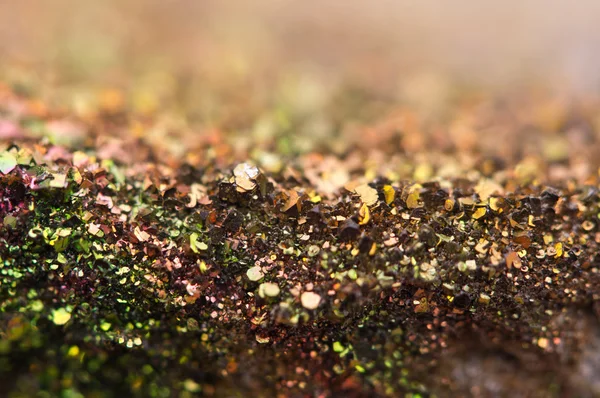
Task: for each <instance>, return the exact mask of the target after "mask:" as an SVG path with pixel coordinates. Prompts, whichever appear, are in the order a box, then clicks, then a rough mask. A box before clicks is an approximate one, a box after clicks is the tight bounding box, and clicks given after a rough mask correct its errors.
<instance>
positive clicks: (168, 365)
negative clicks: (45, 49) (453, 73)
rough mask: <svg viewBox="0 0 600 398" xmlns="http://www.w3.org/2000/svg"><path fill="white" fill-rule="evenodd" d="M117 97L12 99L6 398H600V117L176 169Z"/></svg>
mask: <svg viewBox="0 0 600 398" xmlns="http://www.w3.org/2000/svg"><path fill="white" fill-rule="evenodd" d="M113 95H117V94H113ZM110 98H113V97H109V99H108V100H106V101H108V102H107V103H105V104H104V105H98V107H97V108H95V109H94V110H93V111H90V112H88V113H86V114H85V115H82V114H77V113H68V112H67V113H65V112H64V111H61V110H53V109H52V107H51V106H48V107H47V106H45V105H44V104H43V103H42V102H40V100H39V99H37V98H35V96H31V95H26V94H23V93H21V92H19V91H18V90H16V89H13V88H12V87H11V86H8V85H4V86H0V135H1V137H2V141H1V144H0V222H1V227H0V337H1V340H0V394H1V395H2V396H11V397H32V396H39V397H47V396H55V395H56V396H63V397H79V396H85V397H104V396H106V397H108V396H121V397H127V396H144V397H146V396H151V397H171V396H173V397H189V396H196V395H202V396H217V397H232V396H253V397H272V396H291V397H304V396H307V397H308V396H311V397H312V396H314V397H339V396H344V397H363V396H364V397H396V396H407V397H411V396H412V397H417V396H422V397H424V396H440V397H443V396H482V397H487V396H528V397H567V396H569V397H570V396H582V397H586V396H589V397H592V396H598V395H600V378H599V377H598V375H599V374H600V321H599V319H600V303H599V299H600V287H599V286H600V276H599V275H600V273H599V267H600V250H599V243H600V230H599V228H598V224H599V222H600V219H599V216H600V200H599V183H598V180H599V174H598V171H599V170H598V166H599V165H600V156H598V153H599V151H598V149H599V148H600V128H599V127H600V125H599V122H598V118H597V111H598V110H599V109H600V104H599V103H596V102H586V103H573V104H570V105H569V106H567V105H566V103H564V102H563V103H560V102H559V106H556V104H557V102H556V101H555V100H554V99H544V98H542V97H536V96H535V95H534V96H532V97H524V98H521V97H518V98H512V101H510V102H503V101H501V100H499V99H498V98H489V97H476V96H475V97H473V96H469V95H465V96H464V98H462V97H460V98H459V99H457V100H456V102H455V103H453V104H454V105H453V106H452V107H450V108H449V109H448V110H447V112H446V113H445V114H444V115H443V117H438V118H437V119H435V120H428V119H427V117H426V116H425V115H420V114H418V113H415V112H413V111H411V110H409V109H407V108H404V107H398V108H394V107H393V106H391V105H390V106H389V108H390V109H391V111H390V112H387V113H382V112H379V113H378V114H386V115H388V116H385V117H382V118H380V119H377V120H373V119H369V118H367V119H365V120H364V121H362V122H360V123H358V122H356V121H355V122H353V123H352V124H351V125H345V124H344V122H343V120H342V119H340V120H337V121H336V120H335V117H334V116H332V118H333V119H332V123H333V122H335V123H339V126H340V128H339V129H337V131H338V132H339V133H338V135H335V134H334V135H331V136H330V137H329V140H328V141H327V142H324V143H322V144H320V145H321V146H320V147H318V148H309V149H298V148H297V147H289V137H290V135H289V134H288V130H287V129H288V128H289V125H290V124H289V123H292V125H294V124H293V123H297V121H294V120H292V122H285V121H281V120H280V119H281V118H282V117H283V118H285V117H286V116H285V115H284V116H280V117H279V118H280V119H279V120H280V121H279V122H276V121H273V120H271V122H269V123H274V125H273V126H271V128H272V129H273V132H272V134H271V135H270V136H269V137H270V138H269V139H259V137H260V135H256V134H259V133H256V134H254V135H252V136H251V137H252V140H253V141H250V142H252V143H253V144H252V145H245V144H240V143H243V142H247V141H244V140H243V137H244V136H245V135H246V133H241V134H237V135H236V134H233V135H225V134H224V133H223V132H222V131H221V130H218V129H217V130H214V131H213V132H212V133H210V134H203V135H201V137H202V138H196V139H195V140H190V139H187V140H183V139H181V138H178V139H173V140H172V141H171V142H176V143H178V142H182V141H185V142H187V146H186V147H185V148H183V149H176V150H172V148H165V142H168V140H166V139H165V138H164V137H166V136H168V135H170V136H175V137H183V136H185V134H188V135H187V137H189V136H190V135H189V133H187V132H186V131H181V130H176V129H175V130H172V131H171V130H170V131H165V130H164V129H163V127H161V124H160V123H161V122H160V119H159V118H158V117H155V116H152V115H151V116H147V115H140V114H136V113H135V111H133V110H131V109H129V108H127V107H126V105H125V104H126V102H125V101H120V100H115V99H114V98H113V100H112V102H111V101H110ZM117 98H119V97H117ZM332 101H333V100H332ZM336 104H337V100H335V101H333V102H332V104H331V107H332V108H331V109H332V110H331V115H335V114H336V112H335V106H337V105H336ZM343 106H344V107H346V108H345V109H346V110H348V109H353V108H352V106H353V105H349V104H343ZM348 107H350V108H348ZM346 113H348V111H347V112H346ZM350 113H351V112H350ZM289 117H290V118H292V119H293V117H292V116H289ZM441 129H443V131H445V132H446V133H444V134H441V133H440V131H442V130H441ZM149 131H157V132H158V133H156V134H158V137H163V138H155V139H154V141H153V140H152V139H151V138H148V137H151V134H149V133H148V132H149ZM448 131H449V133H448ZM481 131H487V132H486V133H485V134H479V133H478V132H481ZM490 131H493V132H494V133H490ZM140 132H144V134H141V133H140ZM357 132H358V133H357ZM160 134H163V136H161V135H160ZM332 134H333V133H332ZM232 137H233V138H232ZM298 137H300V138H301V137H302V134H301V133H299V135H298V136H297V138H298ZM348 137H354V140H352V139H349V138H348ZM357 137H358V138H357ZM244 145H245V146H244ZM240 148H241V149H240ZM286 148H287V149H286Z"/></svg>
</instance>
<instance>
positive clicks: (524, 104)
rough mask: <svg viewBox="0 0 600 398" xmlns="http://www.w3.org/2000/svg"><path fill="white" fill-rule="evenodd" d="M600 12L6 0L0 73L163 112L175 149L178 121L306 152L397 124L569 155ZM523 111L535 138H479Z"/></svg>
mask: <svg viewBox="0 0 600 398" xmlns="http://www.w3.org/2000/svg"><path fill="white" fill-rule="evenodd" d="M598 26H600V3H598V2H594V1H591V0H584V1H579V2H577V3H567V2H562V1H542V0H532V1H527V2H520V1H513V0H509V1H502V2H500V1H497V2H469V1H460V0H459V1H454V2H434V1H429V0H425V1H418V2H417V1H391V0H381V1H376V2H369V3H366V2H364V1H358V0H345V1H310V0H309V1H304V2H298V1H292V0H264V1H260V2H256V1H244V0H236V1H226V2H223V1H191V0H161V1H159V0H129V1H123V0H104V1H92V0H79V1H74V0H54V1H42V2H40V1H34V0H19V1H12V0H0V54H1V56H0V78H1V79H2V81H4V82H5V84H8V85H10V86H11V87H13V88H16V89H17V90H18V91H19V92H20V93H23V94H26V95H30V96H35V97H36V98H39V99H41V100H42V101H43V102H44V104H46V105H47V106H49V107H51V108H52V109H64V110H65V111H66V110H68V111H70V112H75V114H76V115H79V116H80V117H81V118H83V119H85V118H86V117H89V115H91V114H93V113H94V112H95V111H96V110H97V109H98V108H104V109H108V110H116V109H126V110H127V111H128V113H130V114H134V115H138V119H139V120H138V121H141V123H143V118H144V116H145V115H146V116H147V115H160V117H158V122H157V118H156V117H155V118H154V121H153V126H154V129H153V130H152V131H147V132H145V133H144V134H146V136H147V138H148V140H149V141H152V140H153V139H154V140H155V141H157V142H166V145H167V146H168V147H169V148H170V151H171V152H173V153H177V154H182V153H185V152H186V151H189V149H190V147H191V146H193V142H190V141H189V140H188V141H187V142H183V140H182V139H181V134H182V133H181V132H183V131H188V132H190V131H194V135H193V137H200V138H198V139H201V137H207V136H210V134H211V133H214V132H215V131H218V132H220V133H224V135H225V136H226V138H225V139H226V140H229V141H230V143H231V145H232V146H233V147H234V148H238V149H234V151H236V150H239V151H240V153H246V152H248V151H249V150H251V149H252V147H253V146H256V147H260V148H263V147H264V148H267V149H270V150H276V151H278V152H279V153H283V154H285V153H292V154H298V153H306V152H308V151H311V150H316V149H319V150H324V151H332V152H335V153H344V152H345V151H347V150H348V148H349V146H352V145H356V146H359V147H365V146H367V147H368V146H369V145H371V144H370V142H371V141H373V144H372V145H373V146H378V145H379V146H380V147H381V145H380V144H381V142H380V137H387V138H386V139H388V138H389V136H386V131H387V130H394V129H397V130H402V131H404V132H405V133H404V134H405V137H404V140H403V144H402V148H401V149H402V150H404V151H408V152H411V151H419V150H422V149H424V148H427V147H428V143H429V144H430V143H431V142H435V143H436V144H435V145H436V146H438V147H439V148H440V150H442V151H444V150H448V149H449V150H459V151H462V150H465V151H469V150H473V148H475V147H477V150H478V151H482V150H483V151H484V152H485V151H486V150H489V151H491V152H490V153H492V154H494V155H498V156H500V157H502V158H507V159H511V156H512V157H515V158H516V159H521V158H522V157H523V154H528V153H529V152H531V153H536V152H539V151H540V150H543V148H546V147H549V149H547V150H548V151H550V152H552V151H554V152H560V153H558V154H553V155H556V156H555V157H557V158H561V157H565V156H567V155H568V154H563V153H562V152H561V149H560V147H561V146H564V145H567V146H568V144H570V143H571V141H572V140H575V141H574V142H575V145H579V144H578V143H582V145H580V146H581V147H582V148H586V147H587V146H589V144H590V142H588V141H589V140H590V139H592V141H594V142H595V137H596V136H595V131H597V130H598V129H596V124H598V125H600V119H598V116H595V114H594V112H593V109H595V106H596V101H597V94H598V92H599V89H600V67H599V66H600V62H599V61H600V31H599V28H598ZM573 109H576V110H577V111H576V112H574V111H573ZM400 119H401V120H402V121H401V122H400V121H399V120H400ZM471 119H473V120H476V121H471ZM375 122H377V123H375ZM584 122H585V123H584ZM583 124H585V125H586V126H587V127H586V128H587V130H588V131H587V132H584V133H585V134H588V135H589V134H592V136H593V137H591V138H590V137H587V136H585V134H584V133H581V134H583V135H584V136H583V138H582V137H581V134H579V135H577V134H575V135H574V136H575V138H573V137H572V136H573V134H571V135H569V134H567V130H569V131H570V130H572V129H573V126H575V127H577V126H580V125H583ZM390 125H393V126H394V127H393V128H391V127H389V126H390ZM157 126H158V127H157ZM365 126H369V128H373V126H375V133H372V134H371V135H369V134H366V135H365V128H366V127H365ZM515 126H519V128H518V129H517V130H519V131H520V132H521V133H522V129H523V126H525V127H526V129H529V130H530V133H531V131H533V132H534V133H531V134H530V135H532V136H535V137H542V138H540V139H542V141H543V142H541V144H542V145H540V141H539V140H538V139H533V138H532V139H529V141H531V142H529V141H528V139H524V140H523V143H522V145H521V144H520V146H522V148H521V149H520V150H518V151H516V150H515V148H514V140H513V141H512V143H513V146H512V147H510V146H508V144H507V143H505V144H503V145H504V146H506V148H504V149H503V148H502V145H500V146H498V142H497V139H494V140H493V141H491V142H489V143H486V142H483V141H482V142H481V143H477V141H479V137H502V136H503V134H509V133H507V131H509V130H510V131H512V132H511V133H510V134H513V136H512V137H513V138H514V130H515V128H516V127H515ZM577 128H579V127H577ZM584 130H585V129H584ZM167 131H168V132H167ZM469 131H470V132H469ZM590 131H591V133H590ZM406 132H411V133H410V134H409V133H406ZM552 133H555V134H554V136H553V137H554V138H551V139H549V140H548V139H547V138H548V137H550V135H552ZM390 134H392V133H390ZM170 136H173V137H174V138H173V139H168V140H165V137H170ZM153 137H154V138H153ZM177 137H179V138H177ZM365 137H370V138H369V139H368V140H366V141H368V142H365ZM557 137H558V138H557ZM586 137H587V138H586ZM440 140H441V141H440ZM570 140H571V141H570ZM586 140H588V141H586ZM488 141H489V140H488ZM438 142H441V143H440V144H439V145H438ZM548 143H549V144H548ZM486 148H487V149H486ZM540 148H542V149H540ZM578 148H579V147H578ZM596 149H597V148H594V149H593V150H594V151H595V150H596ZM589 150H590V149H588V151H589ZM563 152H564V151H563ZM593 153H597V152H592V153H590V154H589V156H590V158H593V157H594V156H592V155H593ZM584 156H585V154H584Z"/></svg>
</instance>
